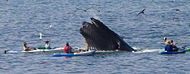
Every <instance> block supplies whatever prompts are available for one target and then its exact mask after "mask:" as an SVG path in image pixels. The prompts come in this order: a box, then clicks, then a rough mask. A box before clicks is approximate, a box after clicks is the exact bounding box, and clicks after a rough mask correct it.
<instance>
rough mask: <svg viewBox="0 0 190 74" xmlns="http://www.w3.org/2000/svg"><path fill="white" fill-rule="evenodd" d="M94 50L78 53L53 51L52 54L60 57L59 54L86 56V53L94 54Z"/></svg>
mask: <svg viewBox="0 0 190 74" xmlns="http://www.w3.org/2000/svg"><path fill="white" fill-rule="evenodd" d="M95 52H96V51H95V50H90V51H86V52H80V53H69V54H67V53H54V54H53V55H52V56H53V57H61V56H88V55H94V54H95Z"/></svg>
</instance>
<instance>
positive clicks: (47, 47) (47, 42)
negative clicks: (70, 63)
mask: <svg viewBox="0 0 190 74" xmlns="http://www.w3.org/2000/svg"><path fill="white" fill-rule="evenodd" d="M44 47H45V48H46V49H51V47H50V44H49V41H46V42H45V45H44Z"/></svg>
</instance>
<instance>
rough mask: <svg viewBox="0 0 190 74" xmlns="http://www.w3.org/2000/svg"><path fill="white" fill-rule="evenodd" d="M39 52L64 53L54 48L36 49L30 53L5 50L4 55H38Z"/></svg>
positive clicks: (62, 49)
mask: <svg viewBox="0 0 190 74" xmlns="http://www.w3.org/2000/svg"><path fill="white" fill-rule="evenodd" d="M39 52H51V53H55V52H65V51H64V48H54V49H36V50H31V51H11V50H5V51H4V54H18V53H39Z"/></svg>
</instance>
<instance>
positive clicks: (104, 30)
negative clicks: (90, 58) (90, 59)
mask: <svg viewBox="0 0 190 74" xmlns="http://www.w3.org/2000/svg"><path fill="white" fill-rule="evenodd" d="M90 19H91V23H89V22H83V23H82V27H81V28H80V34H82V36H83V37H84V42H85V46H86V49H91V50H108V51H109V50H120V51H129V52H132V51H135V50H134V49H133V48H132V47H130V46H129V45H128V44H127V43H126V42H125V41H124V40H123V39H122V38H121V37H120V36H119V35H118V34H116V33H115V32H113V31H112V30H110V29H109V28H108V27H107V26H106V25H104V24H103V23H102V22H101V21H99V20H97V19H94V18H90Z"/></svg>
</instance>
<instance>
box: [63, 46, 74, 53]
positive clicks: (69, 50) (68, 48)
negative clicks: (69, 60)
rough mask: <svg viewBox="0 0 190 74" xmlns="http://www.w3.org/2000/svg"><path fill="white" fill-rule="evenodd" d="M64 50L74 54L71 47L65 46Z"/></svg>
mask: <svg viewBox="0 0 190 74" xmlns="http://www.w3.org/2000/svg"><path fill="white" fill-rule="evenodd" d="M64 50H65V52H66V53H73V52H72V50H71V47H70V46H65V47H64Z"/></svg>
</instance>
